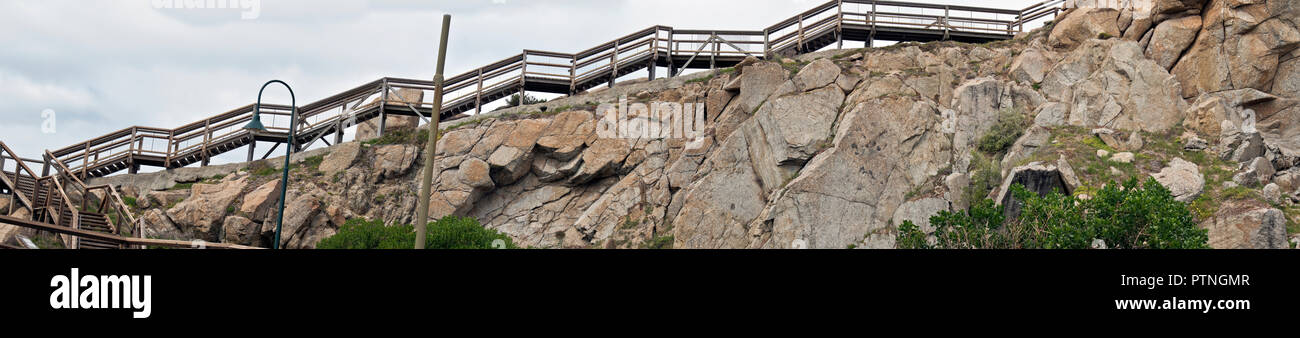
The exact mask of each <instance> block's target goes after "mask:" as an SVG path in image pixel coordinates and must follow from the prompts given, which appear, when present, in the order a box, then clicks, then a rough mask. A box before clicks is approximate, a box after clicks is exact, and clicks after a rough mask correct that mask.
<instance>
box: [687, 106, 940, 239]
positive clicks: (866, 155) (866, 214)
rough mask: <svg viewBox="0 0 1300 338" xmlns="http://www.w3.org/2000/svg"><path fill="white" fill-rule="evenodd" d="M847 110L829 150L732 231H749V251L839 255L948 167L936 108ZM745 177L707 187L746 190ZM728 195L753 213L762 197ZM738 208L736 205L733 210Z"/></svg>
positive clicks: (882, 226) (883, 226) (724, 207)
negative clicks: (818, 250) (829, 250)
mask: <svg viewBox="0 0 1300 338" xmlns="http://www.w3.org/2000/svg"><path fill="white" fill-rule="evenodd" d="M850 107H851V108H849V110H848V112H846V113H845V116H844V117H843V118H841V121H840V122H839V126H838V129H836V132H835V135H836V137H835V140H834V143H833V144H832V147H831V148H829V149H827V150H826V151H825V152H822V153H821V154H819V155H817V156H816V157H814V158H813V159H812V160H811V161H809V162H808V164H807V165H805V166H804V167H803V169H802V170H801V171H800V172H799V175H798V177H797V178H795V179H794V180H792V181H790V182H789V183H788V184H786V186H785V188H784V189H781V190H778V191H777V192H775V193H774V194H775V195H773V196H776V198H775V199H774V200H773V201H772V202H771V203H770V205H769V206H768V207H767V208H764V210H763V212H762V213H761V215H759V216H758V217H757V218H756V219H752V221H748V226H747V227H742V228H740V229H749V235H751V236H752V237H751V239H752V241H751V242H750V247H757V248H791V247H799V246H803V247H807V248H836V249H839V248H845V247H847V246H848V245H850V244H854V245H856V244H859V243H862V240H863V238H866V237H867V235H868V234H873V233H877V232H878V231H887V230H888V229H889V224H890V223H891V221H892V219H893V217H894V214H895V212H896V211H897V209H898V207H899V206H900V205H902V204H903V203H904V202H906V194H907V192H908V191H911V190H913V189H915V188H916V187H917V186H920V185H922V184H927V183H928V182H929V180H930V179H931V178H933V177H936V176H938V174H939V171H940V170H941V169H942V168H944V167H947V166H948V165H949V164H950V163H951V159H952V154H953V153H952V149H951V143H950V142H951V141H950V139H949V138H947V137H945V136H944V134H943V133H942V132H941V131H940V130H939V126H940V124H941V123H940V122H941V115H940V114H939V109H938V108H937V107H935V106H933V105H931V104H929V103H927V102H918V101H914V100H913V99H911V98H886V99H875V100H867V101H862V102H858V103H854V104H852V105H851V106H850ZM733 138H734V137H733ZM743 169H744V168H742V170H743ZM717 170H718V169H717V168H716V167H715V169H714V171H715V172H716V171H717ZM745 176H746V175H742V176H737V177H728V179H727V180H726V181H722V182H717V183H715V184H720V185H723V186H727V185H730V186H740V185H744V186H749V185H748V183H744V182H746V181H745ZM748 177H752V176H748ZM778 188H779V187H778ZM736 193H737V194H736V195H734V196H729V197H722V198H726V199H729V200H733V201H734V200H742V201H745V202H746V203H754V204H758V205H759V206H760V207H761V205H762V201H763V200H764V199H765V196H767V194H766V193H764V192H763V191H762V190H756V191H750V192H744V193H742V192H740V191H736ZM689 197H690V196H688V200H693V198H689ZM689 203H692V202H688V205H689ZM711 205H713V207H714V208H715V209H714V210H720V211H722V212H723V213H728V214H733V215H737V216H740V215H743V217H737V218H742V219H744V218H750V217H753V214H751V213H739V212H735V211H729V210H730V209H729V207H730V205H729V204H712V203H711ZM740 205H741V204H736V206H737V208H736V209H735V210H736V211H739V210H741V208H739V206H740ZM748 205H752V204H748ZM746 210H750V211H752V210H753V209H746ZM682 213H683V217H684V216H686V215H688V214H689V213H688V210H687V209H685V208H684V209H683V210H682ZM684 220H685V219H684V218H682V217H679V218H678V221H684ZM700 220H701V221H703V223H702V224H717V223H722V224H728V223H727V222H713V221H712V220H711V219H700ZM674 224H681V223H680V222H675V223H674ZM742 224H743V223H742ZM723 229H725V230H724V231H722V232H721V234H722V235H723V236H720V237H723V238H725V239H732V238H731V237H729V236H726V235H727V234H728V233H729V232H733V231H734V232H739V233H740V234H739V235H743V234H745V230H740V229H736V228H723ZM723 229H719V230H723ZM679 233H680V232H679ZM678 238H682V239H686V240H688V241H690V240H693V239H694V238H693V237H685V238H684V237H678ZM742 238H743V237H742ZM679 243H682V242H681V240H680V239H679ZM686 243H690V242H686ZM690 247H694V246H690Z"/></svg>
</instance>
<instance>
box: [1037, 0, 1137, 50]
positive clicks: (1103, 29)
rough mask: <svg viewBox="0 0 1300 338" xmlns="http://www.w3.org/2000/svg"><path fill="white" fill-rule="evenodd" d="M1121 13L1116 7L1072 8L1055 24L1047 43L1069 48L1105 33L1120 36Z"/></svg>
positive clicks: (1056, 46)
mask: <svg viewBox="0 0 1300 338" xmlns="http://www.w3.org/2000/svg"><path fill="white" fill-rule="evenodd" d="M1119 14H1120V12H1119V10H1116V9H1114V8H1079V9H1074V10H1071V11H1069V12H1067V13H1066V14H1065V15H1064V17H1062V18H1061V19H1060V21H1058V22H1057V23H1056V25H1055V26H1053V28H1052V33H1051V34H1050V35H1048V37H1047V43H1048V44H1049V45H1051V46H1052V47H1054V48H1065V49H1069V48H1074V47H1075V46H1078V45H1079V44H1080V43H1082V42H1084V41H1087V40H1090V39H1096V38H1098V37H1101V36H1103V35H1105V36H1113V37H1119V36H1120V28H1119Z"/></svg>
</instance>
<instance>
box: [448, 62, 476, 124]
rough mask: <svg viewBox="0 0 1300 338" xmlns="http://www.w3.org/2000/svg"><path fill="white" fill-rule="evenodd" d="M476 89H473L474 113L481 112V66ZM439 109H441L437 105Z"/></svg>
mask: <svg viewBox="0 0 1300 338" xmlns="http://www.w3.org/2000/svg"><path fill="white" fill-rule="evenodd" d="M477 78H478V89H476V90H475V91H474V115H478V114H482V113H483V68H479V69H478V76H477ZM439 109H442V108H441V107H439Z"/></svg>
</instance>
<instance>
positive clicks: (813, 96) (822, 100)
mask: <svg viewBox="0 0 1300 338" xmlns="http://www.w3.org/2000/svg"><path fill="white" fill-rule="evenodd" d="M831 66H832V67H838V66H835V65H831ZM836 69H838V68H836ZM801 74H802V73H801ZM843 102H844V92H843V91H841V90H840V89H839V88H830V87H824V88H821V89H817V90H813V91H810V92H807V93H803V94H797V95H790V96H785V97H781V98H777V99H773V100H771V101H769V102H768V103H767V104H765V105H763V107H762V108H759V112H758V113H757V114H756V115H755V117H754V120H755V121H757V122H758V124H759V126H760V127H761V129H762V130H761V132H762V134H763V135H762V136H763V140H762V141H763V142H764V143H766V144H767V148H768V149H770V150H771V156H772V159H773V160H775V161H776V162H777V163H778V164H782V165H785V164H802V163H804V162H807V161H808V160H809V159H811V158H812V157H813V155H816V154H817V152H818V151H821V150H822V148H823V147H827V146H829V145H830V144H829V142H827V139H828V138H829V137H830V136H831V126H832V125H834V124H835V119H836V118H837V117H839V113H840V106H841V105H842V104H843Z"/></svg>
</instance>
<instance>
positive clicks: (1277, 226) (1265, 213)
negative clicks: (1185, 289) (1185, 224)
mask: <svg viewBox="0 0 1300 338" xmlns="http://www.w3.org/2000/svg"><path fill="white" fill-rule="evenodd" d="M1201 226H1202V227H1204V228H1206V229H1208V230H1209V235H1210V242H1209V244H1210V247H1212V248H1215V249H1286V248H1289V245H1288V244H1287V237H1286V215H1285V214H1283V213H1282V211H1281V210H1277V209H1273V208H1270V207H1268V206H1265V205H1263V203H1260V202H1255V201H1238V202H1228V203H1225V204H1223V205H1221V206H1220V207H1219V211H1218V212H1217V213H1215V214H1214V218H1211V219H1208V220H1205V221H1204V222H1203V223H1202V224H1201Z"/></svg>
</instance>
